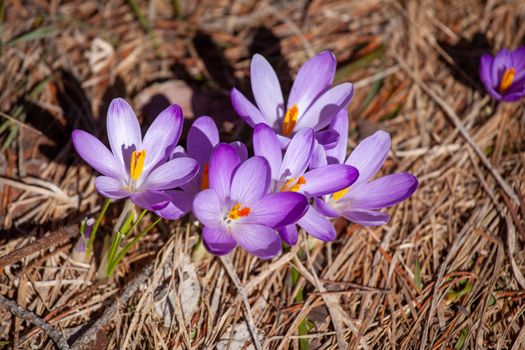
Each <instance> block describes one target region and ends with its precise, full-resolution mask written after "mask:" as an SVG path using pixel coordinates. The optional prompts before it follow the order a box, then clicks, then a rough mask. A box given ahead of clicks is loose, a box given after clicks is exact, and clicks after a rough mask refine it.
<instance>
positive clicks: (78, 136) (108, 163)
mask: <svg viewBox="0 0 525 350" xmlns="http://www.w3.org/2000/svg"><path fill="white" fill-rule="evenodd" d="M71 139H72V140H73V146H74V147H75V150H76V151H77V153H78V155H79V156H80V157H81V158H82V159H84V161H85V162H86V163H88V164H89V165H91V166H92V167H93V168H94V169H95V170H96V171H98V172H99V173H101V174H103V175H106V176H109V177H113V178H116V179H119V178H122V179H123V178H124V176H123V175H124V174H123V173H122V169H121V168H120V167H119V164H118V163H117V161H116V160H115V157H114V156H113V153H111V152H110V151H109V149H108V148H107V147H106V146H104V144H103V143H102V142H100V140H99V139H97V138H96V137H95V136H93V135H91V134H89V133H87V132H85V131H82V130H74V131H73V134H72V135H71Z"/></svg>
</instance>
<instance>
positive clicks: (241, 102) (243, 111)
mask: <svg viewBox="0 0 525 350" xmlns="http://www.w3.org/2000/svg"><path fill="white" fill-rule="evenodd" d="M230 99H231V102H232V106H233V109H234V110H235V112H236V113H237V114H238V115H239V117H241V118H242V119H243V120H244V121H245V122H246V123H247V124H248V125H249V126H251V127H252V128H254V127H255V125H257V124H260V123H264V124H268V121H267V120H266V117H264V116H263V115H262V113H261V111H259V109H257V107H255V106H254V104H253V103H251V102H250V101H249V100H248V99H247V98H246V97H244V95H243V94H241V92H240V91H239V90H237V89H235V88H233V89H232V90H231V92H230Z"/></svg>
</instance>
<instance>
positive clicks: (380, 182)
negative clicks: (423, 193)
mask: <svg viewBox="0 0 525 350" xmlns="http://www.w3.org/2000/svg"><path fill="white" fill-rule="evenodd" d="M417 186H418V181H417V178H416V177H415V176H414V175H412V174H409V173H397V174H392V175H387V176H383V177H380V178H379V179H377V180H374V181H371V182H369V183H367V184H364V185H363V186H359V187H358V188H356V189H355V190H354V189H352V188H350V191H349V192H348V193H347V195H346V196H345V197H344V199H343V200H345V201H348V202H349V203H350V205H351V207H352V208H357V209H372V210H375V209H381V208H386V207H390V206H392V205H394V204H397V203H399V202H402V201H404V200H405V199H407V198H408V197H410V196H411V195H412V194H413V193H414V192H415V191H416V189H417Z"/></svg>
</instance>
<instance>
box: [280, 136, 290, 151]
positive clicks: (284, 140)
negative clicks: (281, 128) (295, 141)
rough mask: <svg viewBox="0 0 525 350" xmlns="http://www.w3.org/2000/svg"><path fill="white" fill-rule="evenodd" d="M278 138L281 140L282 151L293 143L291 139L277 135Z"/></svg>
mask: <svg viewBox="0 0 525 350" xmlns="http://www.w3.org/2000/svg"><path fill="white" fill-rule="evenodd" d="M277 138H278V139H279V144H280V145H281V149H287V148H288V145H289V144H290V141H292V139H291V138H289V137H286V136H283V135H277Z"/></svg>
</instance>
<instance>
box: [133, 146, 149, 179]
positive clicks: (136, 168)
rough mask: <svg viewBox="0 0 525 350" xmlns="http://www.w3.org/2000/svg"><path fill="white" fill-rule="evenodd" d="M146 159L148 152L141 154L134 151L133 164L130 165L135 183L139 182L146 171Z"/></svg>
mask: <svg viewBox="0 0 525 350" xmlns="http://www.w3.org/2000/svg"><path fill="white" fill-rule="evenodd" d="M145 158H146V151H145V150H142V151H140V152H137V151H133V153H131V162H130V163H129V175H130V176H131V179H132V180H133V181H137V180H138V178H139V177H140V174H142V170H143V169H144V159H145Z"/></svg>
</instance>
